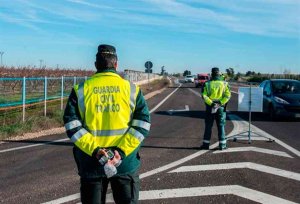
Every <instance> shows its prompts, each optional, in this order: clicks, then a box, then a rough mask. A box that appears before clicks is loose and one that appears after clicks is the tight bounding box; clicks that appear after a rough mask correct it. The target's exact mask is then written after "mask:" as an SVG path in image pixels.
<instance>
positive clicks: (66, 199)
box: [42, 193, 80, 204]
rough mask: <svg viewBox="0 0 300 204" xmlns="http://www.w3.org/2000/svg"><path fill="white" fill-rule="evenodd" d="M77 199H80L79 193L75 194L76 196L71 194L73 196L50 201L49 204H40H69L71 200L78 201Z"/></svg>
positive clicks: (47, 203)
mask: <svg viewBox="0 0 300 204" xmlns="http://www.w3.org/2000/svg"><path fill="white" fill-rule="evenodd" d="M79 198H80V193H76V194H73V195H69V196H66V197H62V198H59V199H56V200H52V201H49V202H46V203H42V204H57V203H66V202H69V201H72V200H76V199H79Z"/></svg>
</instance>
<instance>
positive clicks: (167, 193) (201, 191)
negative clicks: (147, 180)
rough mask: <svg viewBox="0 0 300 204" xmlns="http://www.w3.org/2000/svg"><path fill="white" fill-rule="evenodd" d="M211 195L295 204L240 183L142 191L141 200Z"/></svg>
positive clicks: (273, 203)
mask: <svg viewBox="0 0 300 204" xmlns="http://www.w3.org/2000/svg"><path fill="white" fill-rule="evenodd" d="M210 195H235V196H239V197H242V198H246V199H248V200H252V201H254V202H257V203H263V204H279V203H286V204H295V203H294V202H292V201H288V200H285V199H282V198H279V197H276V196H273V195H270V194H267V193H263V192H260V191H256V190H253V189H250V188H246V187H243V186H239V185H228V186H209V187H192V188H175V189H163V190H150V191H141V192H140V196H139V200H140V201H141V200H155V199H167V198H185V197H195V196H210ZM107 202H114V201H113V198H112V195H111V194H109V195H108V196H107Z"/></svg>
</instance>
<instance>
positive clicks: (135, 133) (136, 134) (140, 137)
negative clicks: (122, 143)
mask: <svg viewBox="0 0 300 204" xmlns="http://www.w3.org/2000/svg"><path fill="white" fill-rule="evenodd" d="M128 133H129V134H131V135H133V136H134V137H135V138H137V139H138V140H139V141H140V142H142V141H143V140H144V138H145V137H144V135H143V134H142V133H140V132H139V131H137V130H136V129H134V128H130V129H129V131H128Z"/></svg>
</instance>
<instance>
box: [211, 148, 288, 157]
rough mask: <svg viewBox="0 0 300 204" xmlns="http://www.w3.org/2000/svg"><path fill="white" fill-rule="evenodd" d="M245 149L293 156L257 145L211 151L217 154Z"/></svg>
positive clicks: (244, 150)
mask: <svg viewBox="0 0 300 204" xmlns="http://www.w3.org/2000/svg"><path fill="white" fill-rule="evenodd" d="M246 151H253V152H260V153H264V154H272V155H276V156H281V157H289V158H293V157H292V156H291V155H289V154H287V153H286V152H282V151H276V150H271V149H265V148H259V147H233V148H229V149H226V150H222V151H214V152H213V153H214V154H219V153H227V152H246Z"/></svg>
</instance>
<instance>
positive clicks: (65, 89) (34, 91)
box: [0, 76, 87, 122]
mask: <svg viewBox="0 0 300 204" xmlns="http://www.w3.org/2000/svg"><path fill="white" fill-rule="evenodd" d="M86 79H87V77H63V76H62V77H36V78H26V77H23V78H0V117H1V116H3V115H5V114H6V115H7V113H16V112H20V111H21V112H22V121H23V122H24V121H25V117H26V114H25V113H26V109H30V108H31V109H32V107H34V106H41V105H43V106H44V108H43V115H44V116H47V105H48V104H50V103H53V102H56V104H57V103H59V101H60V110H63V108H64V99H65V98H66V97H68V95H69V94H70V92H71V90H72V88H73V86H74V85H75V84H77V83H80V82H83V81H85V80H86Z"/></svg>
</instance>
